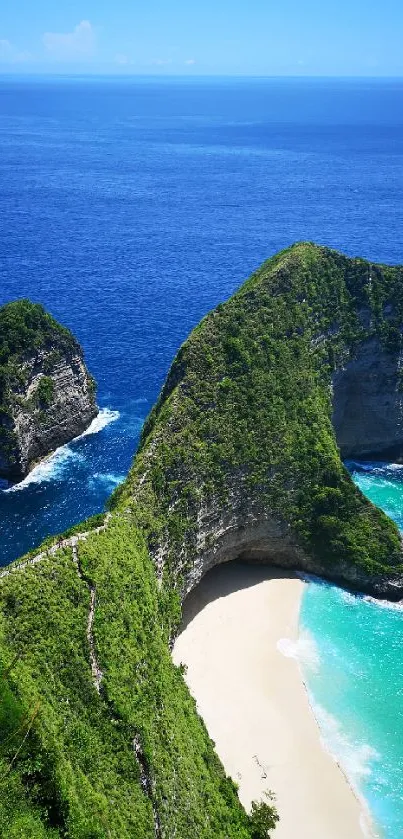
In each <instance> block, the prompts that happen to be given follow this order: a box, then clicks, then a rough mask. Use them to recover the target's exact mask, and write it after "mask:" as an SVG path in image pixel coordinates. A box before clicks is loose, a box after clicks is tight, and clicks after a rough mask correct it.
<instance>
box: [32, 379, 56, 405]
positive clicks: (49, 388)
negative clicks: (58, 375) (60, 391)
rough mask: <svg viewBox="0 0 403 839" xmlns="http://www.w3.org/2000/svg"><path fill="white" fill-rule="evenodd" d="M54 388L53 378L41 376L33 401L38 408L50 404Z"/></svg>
mask: <svg viewBox="0 0 403 839" xmlns="http://www.w3.org/2000/svg"><path fill="white" fill-rule="evenodd" d="M54 390H55V386H54V382H53V379H51V378H50V376H42V377H41V379H40V380H39V384H38V387H37V388H36V390H35V393H34V400H35V403H36V404H37V405H38V406H39V407H40V408H47V407H48V406H49V405H51V404H52V401H53V395H54Z"/></svg>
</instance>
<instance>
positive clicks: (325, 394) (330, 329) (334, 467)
mask: <svg viewBox="0 0 403 839" xmlns="http://www.w3.org/2000/svg"><path fill="white" fill-rule="evenodd" d="M402 289H403V271H402V269H401V268H390V267H387V266H378V265H373V264H371V263H369V262H366V261H365V260H361V259H349V258H347V257H345V256H342V255H341V254H339V253H337V252H336V251H332V250H330V249H328V248H322V247H318V246H315V245H311V244H307V243H302V244H298V245H295V246H294V247H292V248H289V249H287V250H286V251H284V252H282V253H280V254H278V255H277V256H275V257H273V258H272V259H271V260H269V261H268V262H267V263H265V265H263V266H262V268H261V269H260V270H259V271H257V272H256V273H255V274H254V275H253V276H252V277H251V279H250V280H248V281H247V282H246V283H245V285H244V286H243V287H242V288H241V289H240V291H239V292H238V293H237V294H235V295H234V296H233V297H232V298H231V299H230V300H229V301H228V302H227V303H225V304H224V305H221V306H218V308H217V309H216V310H215V311H213V312H211V313H210V314H209V315H208V316H207V317H206V318H205V319H204V320H203V321H202V323H201V324H200V326H199V327H197V329H196V330H194V332H193V333H192V334H191V336H190V337H189V339H188V340H187V341H186V342H185V344H184V345H183V346H182V348H181V349H180V351H179V353H178V356H177V358H176V360H175V362H174V364H173V366H172V368H171V371H170V373H169V375H168V379H167V382H166V384H165V386H164V389H163V391H162V394H161V397H160V399H159V401H158V403H157V406H156V408H155V409H154V411H153V412H152V413H151V416H150V418H149V420H148V422H147V423H146V426H145V428H144V432H143V437H142V442H141V446H140V451H139V453H138V455H137V458H136V460H135V463H134V465H133V468H132V472H131V474H130V475H129V479H128V482H127V484H126V487H123V489H122V490H121V493H123V495H124V496H125V497H126V499H127V501H128V502H129V501H130V496H133V495H134V497H135V499H136V505H135V506H134V509H136V507H137V508H138V507H140V508H141V507H142V505H143V504H145V503H146V504H147V507H148V509H153V510H155V511H156V526H155V527H153V528H152V532H151V537H150V548H151V551H152V553H153V555H154V558H155V562H156V565H157V568H158V573H159V574H160V575H161V577H163V576H164V574H166V573H169V574H170V575H173V577H174V578H175V579H176V581H177V583H178V585H179V586H181V587H182V589H181V590H182V593H183V594H186V592H188V591H190V589H191V588H192V587H193V586H194V585H195V584H196V583H197V582H198V581H199V580H200V578H201V577H202V576H203V574H204V573H205V572H206V571H207V570H208V569H209V568H210V567H212V566H213V565H215V564H217V563H218V562H222V561H227V560H230V559H234V558H237V557H239V558H241V559H244V560H245V559H250V560H253V561H257V560H258V561H262V562H269V563H274V564H276V565H281V566H284V567H286V568H294V569H298V570H301V571H306V572H309V573H314V574H318V575H320V576H324V577H326V578H328V579H332V580H335V581H338V582H341V583H342V584H345V585H348V586H351V587H353V588H355V589H360V590H361V591H367V592H370V593H372V594H377V595H382V596H385V597H390V598H392V599H398V598H400V597H402V596H403V575H402V571H401V567H402V552H401V543H400V537H399V535H398V532H397V529H396V527H395V526H394V525H393V524H392V522H390V521H389V520H388V519H387V517H386V516H385V515H384V513H382V512H381V511H380V510H377V509H375V507H374V506H373V505H372V504H370V502H369V501H367V500H366V499H365V498H364V496H363V495H362V494H361V493H360V492H359V491H358V489H356V488H355V486H354V484H353V482H352V480H351V478H350V476H349V474H348V472H347V470H346V469H345V467H344V466H343V463H342V459H341V458H342V457H360V456H362V455H366V456H368V455H372V456H373V455H377V456H385V455H386V454H387V453H388V452H392V451H393V452H394V453H400V451H401V449H402V447H403V424H402V422H403V411H402V407H403V406H402V387H403V371H402V369H401V367H402V358H403V354H402V328H403V294H402ZM139 487H140V489H139ZM162 521H163V522H164V525H162V524H161V522H162Z"/></svg>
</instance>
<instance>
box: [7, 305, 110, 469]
mask: <svg viewBox="0 0 403 839" xmlns="http://www.w3.org/2000/svg"><path fill="white" fill-rule="evenodd" d="M97 411H98V409H97V405H96V402H95V383H94V380H93V379H92V377H91V376H90V374H89V373H88V370H87V368H86V366H85V363H84V358H83V351H82V349H81V347H80V345H79V343H78V341H76V339H75V338H74V336H73V335H72V334H71V332H70V331H69V330H68V329H66V328H65V327H63V326H61V325H60V324H59V323H57V321H56V320H54V318H52V317H51V315H49V314H48V313H47V312H46V311H45V310H44V309H43V308H42V306H40V305H38V304H35V303H31V302H30V301H29V300H19V301H16V302H13V303H8V304H7V305H5V306H3V307H2V308H0V477H1V478H4V479H6V480H8V481H10V482H12V483H15V482H17V481H20V480H22V478H24V477H25V476H26V475H27V474H28V472H29V471H30V469H31V468H32V466H33V465H34V464H35V463H36V462H37V461H38V460H40V459H41V458H42V457H45V456H46V455H47V454H49V453H50V452H52V451H54V450H55V449H56V448H57V447H58V446H61V445H63V444H64V443H67V442H68V441H69V440H72V439H73V438H74V437H77V436H78V435H79V434H82V432H83V431H85V429H86V428H87V427H88V425H89V424H90V422H91V420H92V419H93V418H94V417H95V416H96V414H97Z"/></svg>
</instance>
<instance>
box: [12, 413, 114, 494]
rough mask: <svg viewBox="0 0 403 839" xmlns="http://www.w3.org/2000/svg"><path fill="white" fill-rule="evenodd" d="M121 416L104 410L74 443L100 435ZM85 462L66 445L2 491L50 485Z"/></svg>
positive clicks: (81, 455) (83, 458)
mask: <svg viewBox="0 0 403 839" xmlns="http://www.w3.org/2000/svg"><path fill="white" fill-rule="evenodd" d="M119 416H120V414H119V411H111V410H110V408H102V409H101V410H100V411H99V413H98V414H97V416H96V417H95V418H94V419H93V420H92V422H91V424H90V425H89V426H88V428H87V429H86V430H85V431H84V432H83V433H82V434H80V435H79V436H78V437H75V438H74V440H72V442H73V443H75V442H77V441H78V440H81V439H82V437H86V436H88V435H89V434H98V432H99V431H102V429H103V428H105V427H106V426H107V425H109V424H110V423H111V422H115V420H117V419H119ZM84 460H85V456H84V454H82V452H79V451H77V450H75V449H72V448H70V444H69V443H66V444H65V445H64V446H59V448H57V449H55V451H54V452H52V454H51V455H49V457H46V458H44V460H41V462H40V463H38V465H37V466H34V468H33V469H32V471H31V472H30V473H29V475H27V476H26V478H24V480H22V481H20V482H19V483H18V484H14V485H13V486H11V487H8V488H7V489H4V490H2V491H3V492H20V491H21V490H23V489H26V488H27V487H28V486H30V485H32V484H41V483H49V482H50V481H54V480H57V479H58V478H62V477H63V475H64V473H65V472H66V469H69V468H70V467H71V463H72V461H76V462H77V463H80V462H81V463H82V462H83V461H84ZM119 482H120V481H117V483H119ZM116 485H117V484H116V483H114V486H116Z"/></svg>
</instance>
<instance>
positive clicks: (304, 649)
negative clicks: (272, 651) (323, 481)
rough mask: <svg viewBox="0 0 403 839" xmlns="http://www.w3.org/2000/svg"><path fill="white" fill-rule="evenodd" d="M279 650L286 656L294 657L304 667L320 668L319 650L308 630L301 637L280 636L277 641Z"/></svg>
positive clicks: (315, 669)
mask: <svg viewBox="0 0 403 839" xmlns="http://www.w3.org/2000/svg"><path fill="white" fill-rule="evenodd" d="M277 649H278V651H279V652H280V653H281V654H282V655H284V656H285V657H286V658H293V659H295V660H296V661H298V663H299V664H300V665H302V666H303V667H307V668H308V669H309V670H313V671H315V672H316V671H317V670H318V668H319V664H320V660H319V652H318V648H317V645H316V643H315V640H314V638H313V637H312V635H310V634H309V633H308V632H303V633H302V634H301V635H300V636H299V638H297V639H296V640H293V639H291V638H280V639H279V641H277Z"/></svg>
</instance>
